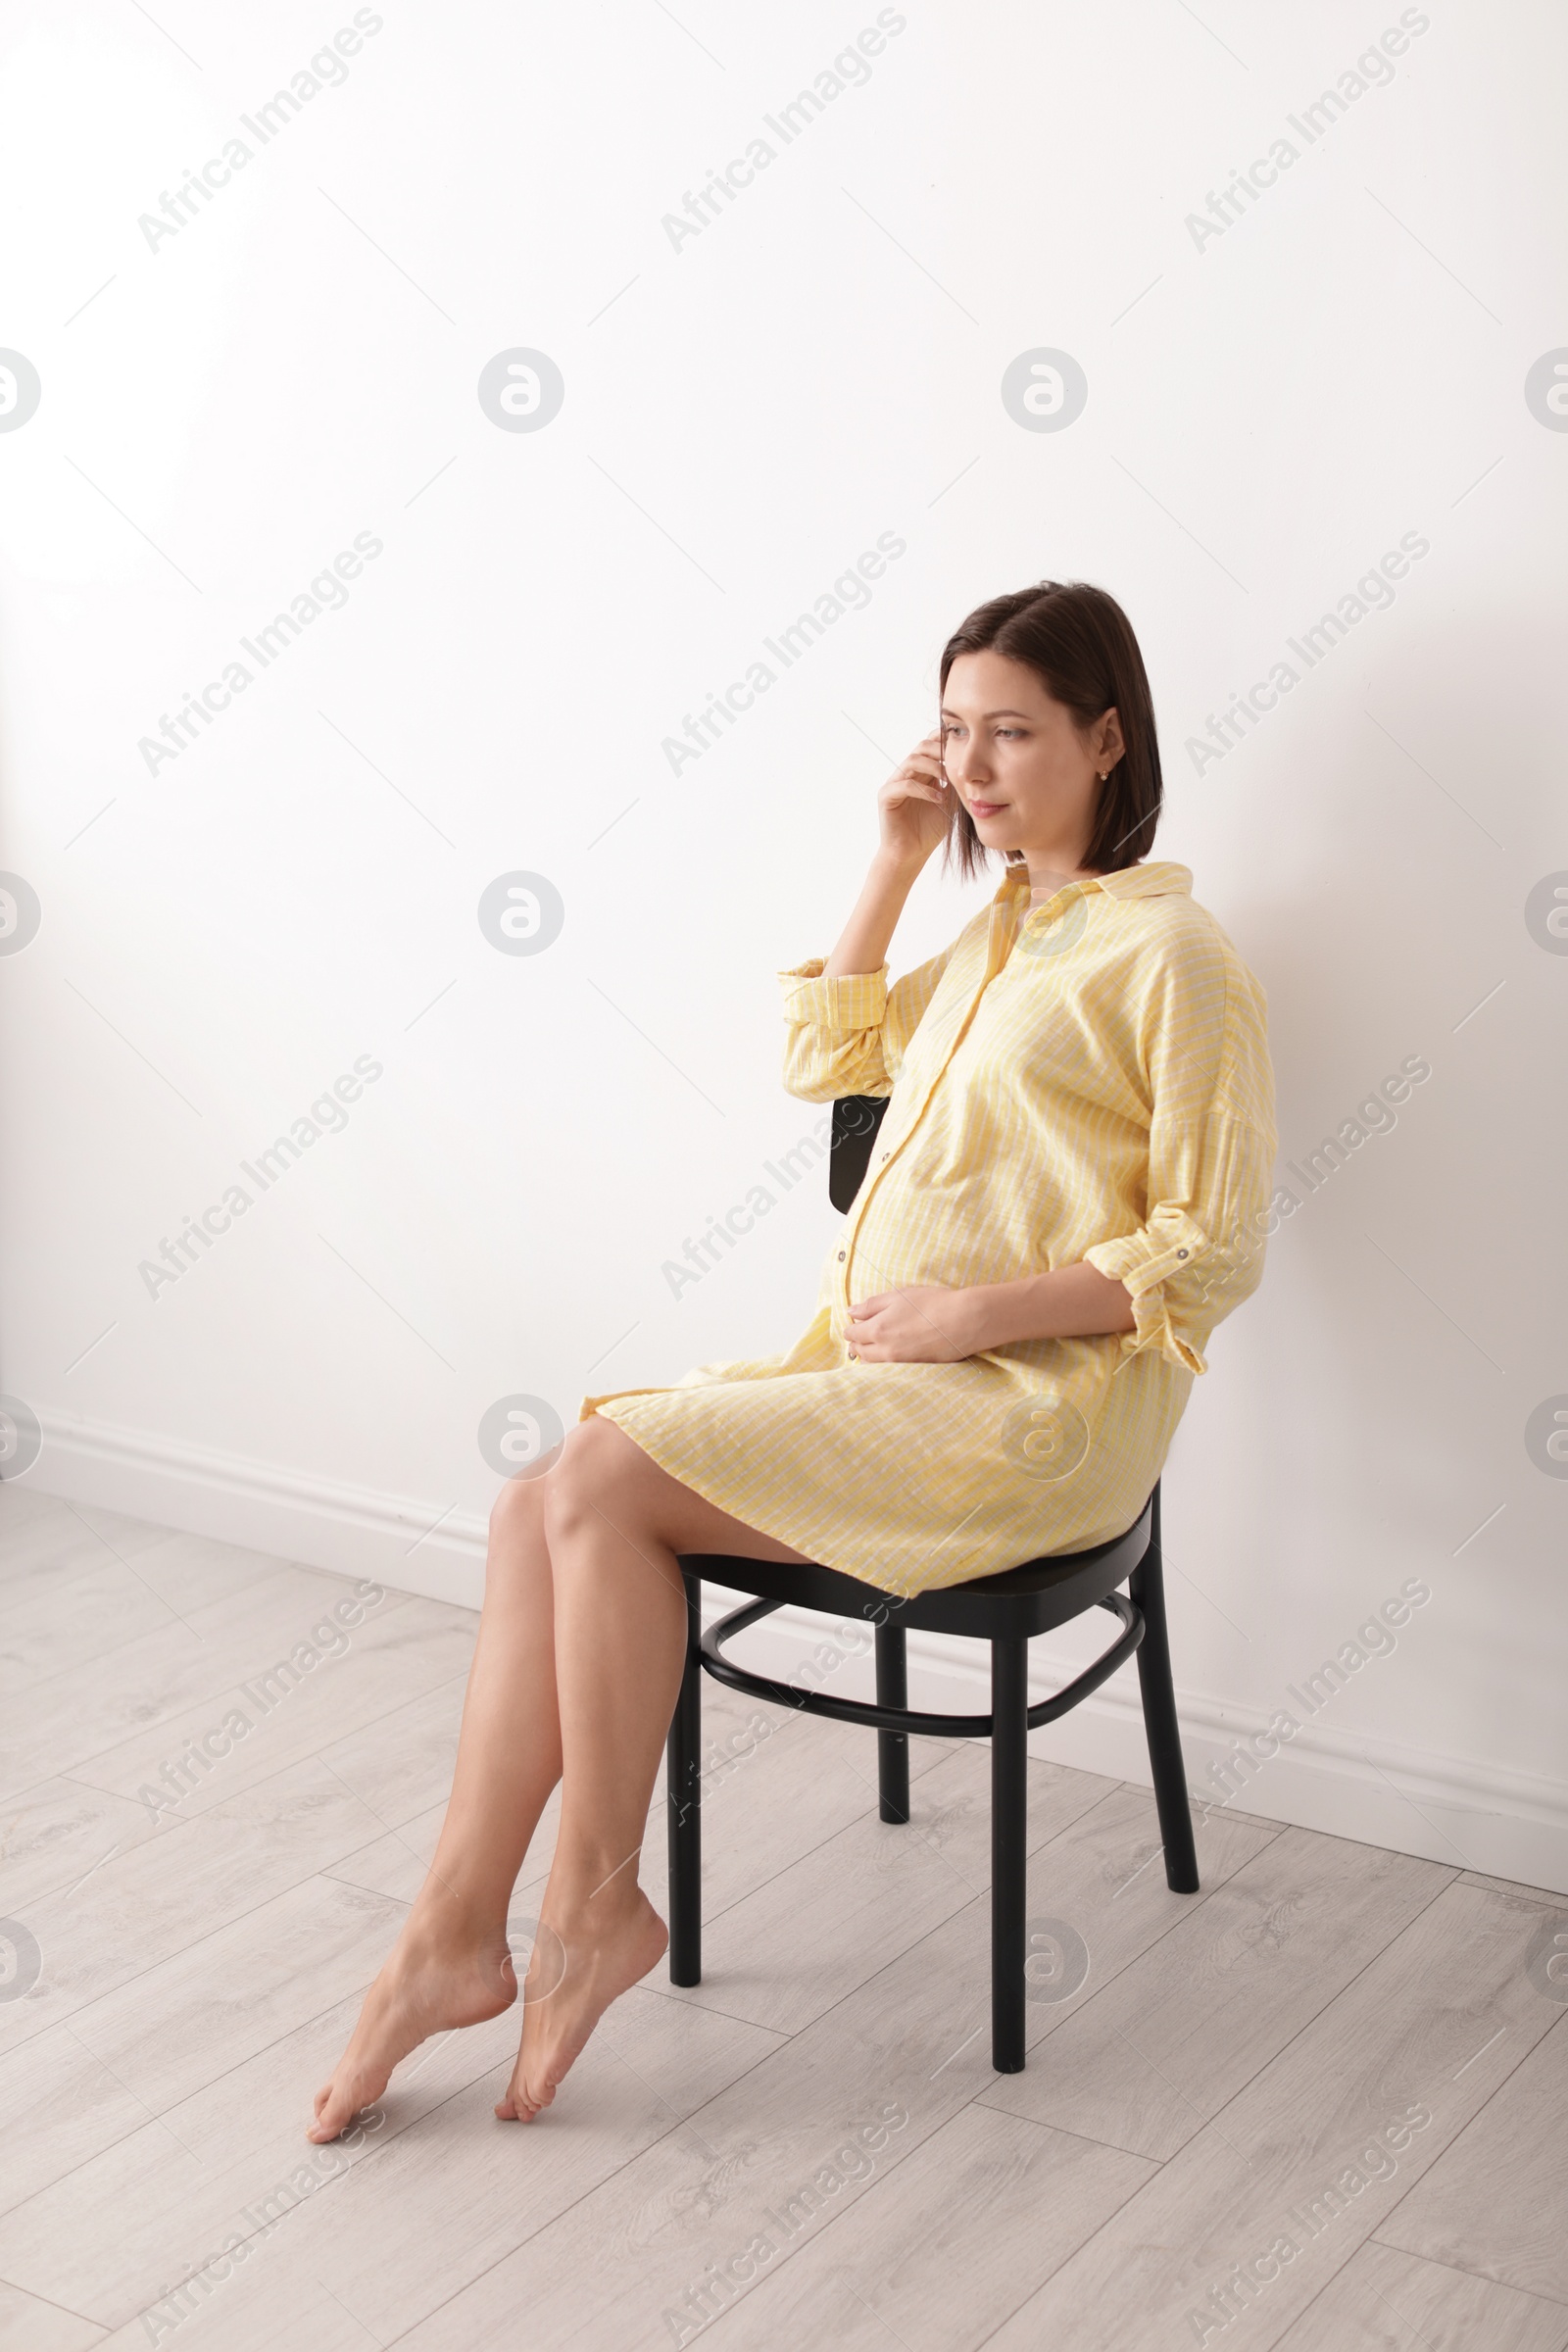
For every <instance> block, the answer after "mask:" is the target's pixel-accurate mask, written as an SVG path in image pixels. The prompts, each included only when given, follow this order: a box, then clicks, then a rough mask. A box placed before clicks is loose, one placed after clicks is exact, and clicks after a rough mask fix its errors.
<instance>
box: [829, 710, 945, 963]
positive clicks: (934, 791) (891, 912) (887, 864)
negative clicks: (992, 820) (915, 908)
mask: <svg viewBox="0 0 1568 2352" xmlns="http://www.w3.org/2000/svg"><path fill="white" fill-rule="evenodd" d="M952 800H953V794H952V787H951V786H950V785H947V784H944V782H943V781H942V738H941V736H940V735H928V736H927V737H926V738H925V741H924V742H923V743H922V744H920V745H919V746H918V747H917V749H916V750H914V751H912V752H911V753H910V754H909V757H908V758H907V760H905V762H904V764H903V766H902V767H900V768H897V769H896V770H895V771H894V773H893V774H892V775H891V776H889V778H888V780H887V782H886V783H885V784H884V785H883V787H882V790H881V792H880V793H879V795H878V796H877V815H878V820H879V827H880V838H879V840H878V842H877V849H876V856H875V857H874V858H872V860H871V870H870V872H869V873H868V874H867V876H866V878H865V886H864V888H863V889H862V890H861V892H860V895H859V897H858V899H857V900H856V902H855V910H854V912H853V913H852V914H851V916H850V919H849V921H848V922H847V923H846V924H845V926H844V930H843V933H842V934H841V936H840V939H839V943H838V946H837V947H836V948H835V949H834V951H833V953H832V955H831V956H829V957H828V959H827V962H826V964H825V965H824V967H823V977H824V978H825V979H828V980H841V979H847V978H849V977H851V976H852V975H854V974H856V973H859V972H879V971H880V970H881V969H882V966H883V964H884V963H885V962H886V961H887V953H888V948H889V945H890V943H891V941H892V938H893V933H894V930H895V928H896V926H897V924H898V919H899V917H900V915H901V914H902V913H903V912H904V902H905V900H906V899H907V897H908V895H909V893H910V891H911V890H912V889H913V887H914V884H915V881H916V879H917V878H918V875H919V873H920V869H921V867H922V866H923V865H924V864H925V861H926V859H927V858H929V857H930V855H931V853H932V851H933V850H934V849H935V848H936V846H937V844H938V842H940V841H941V840H942V839H943V838H944V837H945V835H946V833H947V830H948V811H949V809H950V808H951V806H952Z"/></svg>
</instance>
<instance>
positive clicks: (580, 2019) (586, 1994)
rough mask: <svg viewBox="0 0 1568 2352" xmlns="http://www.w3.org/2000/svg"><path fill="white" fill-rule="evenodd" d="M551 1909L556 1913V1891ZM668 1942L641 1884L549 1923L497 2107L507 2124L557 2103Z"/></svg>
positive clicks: (528, 1980)
mask: <svg viewBox="0 0 1568 2352" xmlns="http://www.w3.org/2000/svg"><path fill="white" fill-rule="evenodd" d="M612 1902H613V1909H612V1908H611V1905H612ZM545 1908H546V1910H547V1911H549V1910H550V1909H551V1908H552V1906H551V1903H550V1897H549V1894H548V1892H547V1893H546V1897H545ZM546 1928H549V1929H551V1930H552V1931H553V1933H552V1934H550V1935H546V1934H545V1933H544V1932H543V1930H544V1929H546ZM668 1944H669V1931H668V1929H667V1928H666V1927H665V1925H664V1923H663V1921H662V1919H661V1918H660V1916H659V1913H658V1912H657V1911H656V1910H655V1909H654V1906H653V1904H652V1903H651V1902H650V1901H649V1900H648V1897H647V1895H646V1894H644V1892H643V1890H642V1888H641V1887H638V1886H635V1885H634V1886H633V1887H631V1889H630V1892H629V1893H621V1892H618V1891H617V1893H616V1894H615V1895H614V1896H613V1897H612V1896H610V1895H609V1894H600V1895H599V1896H597V1897H595V1898H591V1899H590V1900H589V1901H588V1902H585V1903H583V1904H580V1905H577V1906H573V1907H569V1908H566V1907H564V1908H562V1909H559V1910H557V1911H555V1915H554V1917H553V1918H550V1919H547V1920H544V1921H542V1922H541V1933H540V1935H539V1936H538V1937H537V1939H536V1941H535V1943H534V1948H533V1956H532V1958H531V1959H530V1960H529V1963H528V1973H527V1975H526V1977H525V1978H524V1979H523V1985H522V2042H521V2046H520V2047H519V2049H518V2051H517V2063H516V2065H515V2067H514V2068H513V2070H512V2081H511V2082H509V2083H508V2085H507V2093H506V2096H505V2098H503V2099H502V2100H501V2101H500V2102H499V2104H498V2105H497V2107H496V2114H497V2115H498V2116H499V2117H500V2118H501V2120H502V2122H503V2123H519V2124H531V2123H532V2122H533V2119H534V2117H535V2116H536V2115H537V2114H538V2113H539V2112H540V2110H541V2108H545V2107H548V2106H549V2105H550V2103H551V2101H552V2100H553V2099H554V2097H555V2095H556V2092H557V2090H558V2088H559V2087H560V2084H561V2082H562V2081H563V2079H564V2076H565V2074H566V2071H567V2069H568V2068H569V2067H570V2065H571V2063H572V2061H573V2059H575V2058H577V2057H578V2056H579V2055H580V2054H581V2052H582V2050H583V2048H584V2046H585V2045H586V2043H587V2040H588V2036H589V2035H590V2034H592V2032H593V2030H594V2028H595V2026H597V2025H598V2023H599V2020H600V2019H601V2018H602V2017H603V2016H604V2014H605V2011H606V2010H607V2009H608V2008H609V2007H610V2004H611V2002H612V2001H613V2000H618V1998H619V1997H620V1995H621V1994H622V1993H623V1992H625V1991H626V1990H627V1989H628V1988H629V1987H630V1986H631V1985H635V1984H636V1983H637V1980H638V1979H639V1977H646V1976H647V1974H648V1971H649V1970H650V1969H651V1968H653V1967H654V1966H655V1965H656V1963H657V1962H658V1961H659V1960H661V1959H662V1957H663V1954H664V1952H665V1950H666V1948H667V1947H668Z"/></svg>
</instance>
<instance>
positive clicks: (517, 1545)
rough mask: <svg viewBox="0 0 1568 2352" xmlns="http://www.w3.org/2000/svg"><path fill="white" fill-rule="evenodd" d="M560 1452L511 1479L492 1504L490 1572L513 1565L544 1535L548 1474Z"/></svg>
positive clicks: (550, 1455) (544, 1458)
mask: <svg viewBox="0 0 1568 2352" xmlns="http://www.w3.org/2000/svg"><path fill="white" fill-rule="evenodd" d="M560 1452H561V1448H560V1446H555V1447H554V1448H553V1449H552V1451H551V1452H550V1453H549V1454H547V1455H545V1456H544V1457H542V1458H541V1459H540V1460H539V1461H538V1462H535V1463H534V1464H533V1465H532V1466H531V1467H530V1468H529V1469H527V1470H525V1471H524V1472H523V1473H522V1475H521V1476H520V1477H518V1478H509V1479H508V1481H507V1483H506V1485H505V1486H504V1487H503V1488H502V1490H501V1492H500V1494H499V1495H497V1496H496V1498H495V1501H494V1502H493V1503H492V1504H491V1505H490V1545H489V1551H488V1554H487V1559H486V1566H487V1568H488V1569H490V1570H492V1571H493V1570H495V1569H497V1568H499V1569H502V1570H503V1571H504V1570H505V1569H507V1568H508V1567H510V1566H512V1565H513V1564H514V1563H515V1561H517V1560H518V1559H519V1558H520V1557H522V1556H523V1555H524V1554H526V1552H527V1551H529V1550H530V1549H531V1548H532V1546H533V1544H535V1543H537V1541H538V1540H539V1538H540V1537H541V1536H542V1535H543V1533H544V1511H545V1493H546V1487H547V1483H548V1473H549V1470H550V1469H551V1467H552V1466H553V1464H554V1462H555V1461H556V1459H557V1458H558V1456H559V1455H560Z"/></svg>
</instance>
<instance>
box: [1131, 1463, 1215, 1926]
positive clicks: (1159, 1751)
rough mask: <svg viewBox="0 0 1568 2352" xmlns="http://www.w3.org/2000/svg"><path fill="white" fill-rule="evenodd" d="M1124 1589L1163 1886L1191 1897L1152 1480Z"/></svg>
mask: <svg viewBox="0 0 1568 2352" xmlns="http://www.w3.org/2000/svg"><path fill="white" fill-rule="evenodd" d="M1127 1590H1128V1592H1129V1593H1130V1594H1131V1596H1132V1600H1133V1604H1134V1606H1135V1607H1136V1608H1138V1609H1141V1610H1142V1611H1143V1618H1144V1638H1143V1641H1142V1642H1140V1643H1139V1645H1138V1681H1139V1685H1140V1687H1141V1689H1142V1691H1143V1699H1144V1731H1145V1734H1146V1736H1147V1738H1148V1740H1149V1762H1150V1767H1151V1769H1152V1773H1153V1778H1154V1802H1155V1804H1156V1805H1157V1807H1158V1808H1159V1835H1160V1838H1161V1840H1162V1842H1163V1844H1164V1848H1165V1883H1166V1885H1167V1886H1168V1887H1172V1888H1173V1889H1174V1891H1175V1892H1176V1893H1177V1894H1196V1893H1197V1892H1198V1849H1197V1847H1196V1846H1195V1844H1194V1842H1193V1810H1192V1805H1191V1802H1190V1800H1189V1798H1188V1794H1187V1772H1186V1767H1185V1766H1184V1764H1183V1762H1182V1736H1181V1731H1180V1728H1179V1726H1178V1724H1177V1721H1176V1690H1175V1686H1174V1684H1173V1683H1172V1681H1171V1672H1170V1636H1169V1633H1168V1632H1167V1630H1166V1625H1165V1575H1164V1556H1163V1554H1162V1552H1161V1550H1160V1530H1159V1484H1158V1481H1157V1480H1156V1481H1155V1485H1154V1493H1153V1498H1152V1516H1151V1527H1150V1537H1149V1549H1148V1550H1147V1551H1146V1552H1145V1554H1144V1556H1143V1558H1142V1560H1141V1561H1140V1562H1139V1564H1138V1566H1137V1567H1136V1568H1135V1569H1134V1570H1133V1573H1132V1575H1131V1576H1130V1577H1129V1578H1128V1580H1127Z"/></svg>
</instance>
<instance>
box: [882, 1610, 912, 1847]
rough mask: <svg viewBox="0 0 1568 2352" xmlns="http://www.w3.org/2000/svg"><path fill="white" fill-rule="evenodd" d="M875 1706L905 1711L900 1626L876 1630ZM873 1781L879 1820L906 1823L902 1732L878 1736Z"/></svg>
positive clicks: (906, 1755) (906, 1694)
mask: <svg viewBox="0 0 1568 2352" xmlns="http://www.w3.org/2000/svg"><path fill="white" fill-rule="evenodd" d="M876 1703H877V1705H878V1706H879V1707H907V1705H908V1703H909V1673H908V1665H907V1659H906V1655H905V1642H904V1628H903V1626H902V1625H879V1626H878V1627H877V1629H876ZM876 1779H877V1792H878V1795H879V1797H880V1799H881V1803H880V1807H879V1810H880V1813H881V1817H882V1819H883V1820H884V1821H907V1820H908V1818H909V1742H908V1740H907V1738H906V1737H905V1735H904V1733H903V1732H878V1734H877V1736H876Z"/></svg>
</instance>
